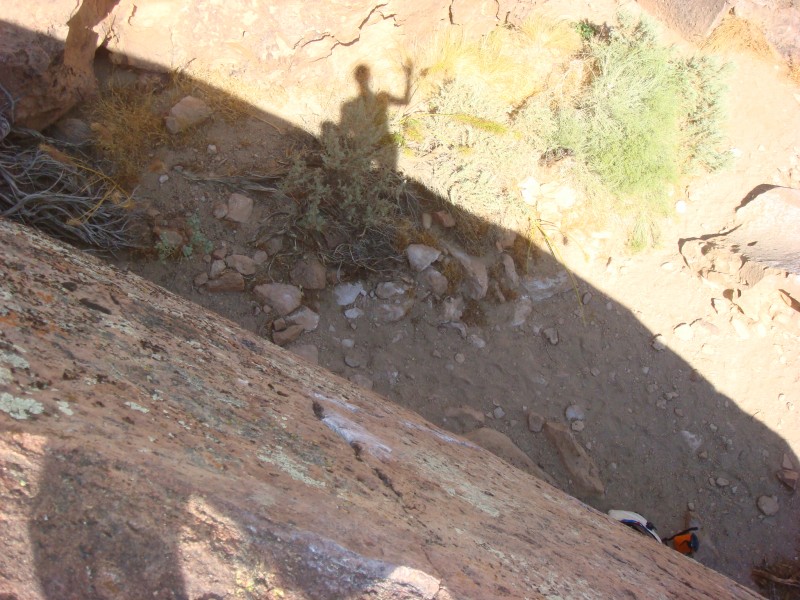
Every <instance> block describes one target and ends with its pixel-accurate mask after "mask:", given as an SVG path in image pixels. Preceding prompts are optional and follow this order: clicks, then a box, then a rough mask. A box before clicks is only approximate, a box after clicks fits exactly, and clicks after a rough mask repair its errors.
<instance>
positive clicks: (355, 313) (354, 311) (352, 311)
mask: <svg viewBox="0 0 800 600" xmlns="http://www.w3.org/2000/svg"><path fill="white" fill-rule="evenodd" d="M363 315H364V311H363V310H361V309H360V308H357V307H355V306H354V307H352V308H348V309H347V310H346V311H344V316H345V317H346V318H348V319H350V320H351V321H354V320H356V319H358V318H359V317H361V316H363Z"/></svg>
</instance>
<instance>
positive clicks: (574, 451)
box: [544, 421, 605, 495]
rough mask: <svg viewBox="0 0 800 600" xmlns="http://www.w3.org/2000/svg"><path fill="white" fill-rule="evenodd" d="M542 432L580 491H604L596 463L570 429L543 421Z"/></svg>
mask: <svg viewBox="0 0 800 600" xmlns="http://www.w3.org/2000/svg"><path fill="white" fill-rule="evenodd" d="M544 433H545V435H546V436H547V439H548V440H550V443H551V444H553V447H554V448H555V449H556V450H557V451H558V455H559V457H560V458H561V462H562V463H563V464H564V466H565V467H566V469H567V471H568V472H569V474H570V476H571V477H572V479H573V480H574V481H575V484H576V485H577V486H578V488H579V489H580V490H581V492H583V493H586V494H594V495H601V494H603V493H605V486H604V485H603V482H602V480H601V479H600V471H599V469H598V468H597V465H596V464H595V462H594V461H593V460H592V458H591V457H590V456H589V454H588V453H587V452H586V450H584V449H583V446H581V445H580V444H579V443H578V442H577V441H576V440H575V437H574V436H573V435H572V432H571V431H569V430H568V429H567V428H566V427H564V426H563V425H559V424H558V423H553V422H551V421H548V422H547V423H545V426H544Z"/></svg>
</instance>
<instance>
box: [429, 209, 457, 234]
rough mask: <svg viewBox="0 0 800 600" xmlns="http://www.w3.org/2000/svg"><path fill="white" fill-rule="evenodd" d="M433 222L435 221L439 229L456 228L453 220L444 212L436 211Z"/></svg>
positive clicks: (451, 216)
mask: <svg viewBox="0 0 800 600" xmlns="http://www.w3.org/2000/svg"><path fill="white" fill-rule="evenodd" d="M433 220H434V221H436V222H437V223H438V224H439V226H440V227H444V228H445V229H450V228H451V227H455V226H456V220H455V218H454V217H453V215H451V214H450V213H449V212H447V211H446V210H437V211H436V212H435V213H433Z"/></svg>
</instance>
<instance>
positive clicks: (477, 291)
mask: <svg viewBox="0 0 800 600" xmlns="http://www.w3.org/2000/svg"><path fill="white" fill-rule="evenodd" d="M449 250H450V254H452V255H453V257H454V258H455V259H456V260H458V262H459V263H461V266H462V267H463V268H464V281H463V282H462V287H463V289H464V295H465V296H466V297H467V298H470V299H471V300H481V299H483V298H484V297H485V296H486V292H487V291H488V290H489V273H488V272H487V271H486V265H485V264H483V262H482V261H481V260H480V259H479V258H476V257H474V256H470V255H469V254H467V253H466V252H462V251H461V250H458V249H457V248H453V247H450V248H449Z"/></svg>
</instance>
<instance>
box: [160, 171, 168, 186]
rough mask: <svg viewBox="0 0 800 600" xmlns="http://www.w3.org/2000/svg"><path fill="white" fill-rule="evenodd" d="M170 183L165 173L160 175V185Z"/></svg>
mask: <svg viewBox="0 0 800 600" xmlns="http://www.w3.org/2000/svg"><path fill="white" fill-rule="evenodd" d="M168 181H169V175H167V174H166V173H164V174H163V175H159V176H158V183H160V184H162V185H163V184H165V183H167V182H168Z"/></svg>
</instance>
